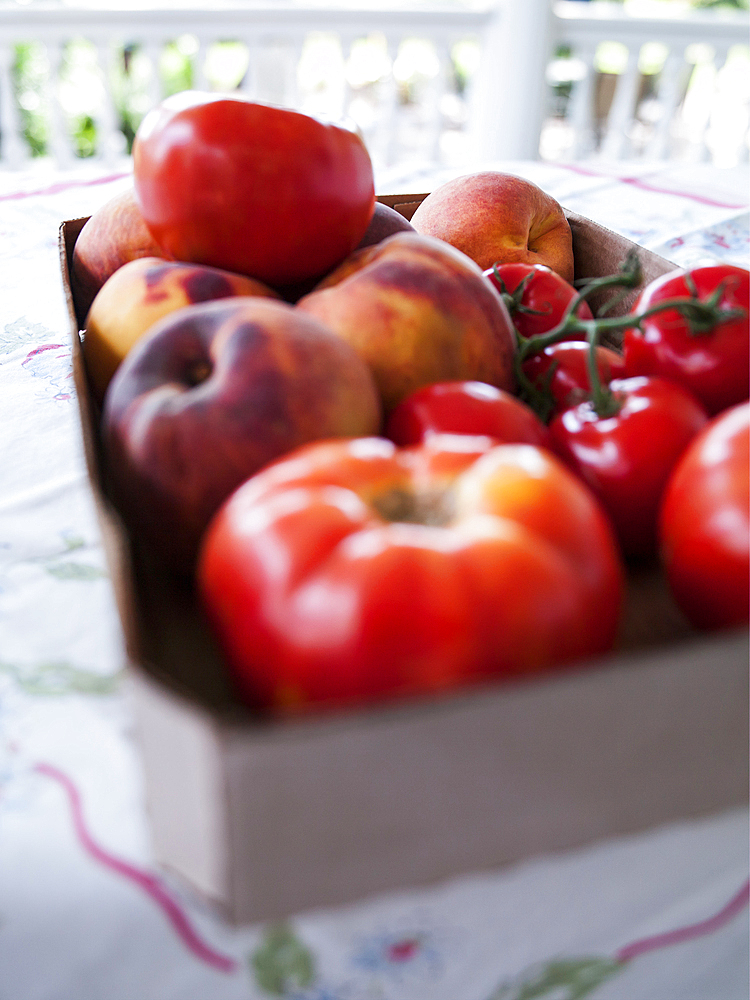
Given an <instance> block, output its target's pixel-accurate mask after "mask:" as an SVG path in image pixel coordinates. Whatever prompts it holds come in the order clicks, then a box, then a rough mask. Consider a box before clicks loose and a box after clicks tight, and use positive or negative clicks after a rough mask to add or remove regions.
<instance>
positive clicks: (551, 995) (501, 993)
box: [489, 958, 625, 1000]
mask: <svg viewBox="0 0 750 1000" xmlns="http://www.w3.org/2000/svg"><path fill="white" fill-rule="evenodd" d="M624 964H625V963H623V962H618V961H617V960H616V959H613V958H570V959H564V958H560V959H553V960H552V961H551V962H547V963H546V964H544V965H542V966H535V967H534V968H533V969H529V970H527V972H526V973H524V975H523V977H522V978H521V980H520V981H518V982H516V983H503V984H501V985H500V986H499V987H498V989H497V990H496V991H495V992H494V993H493V994H492V996H491V997H489V1000H581V998H582V997H586V996H588V995H589V994H590V993H591V992H592V991H593V990H595V989H596V988H597V986H600V985H601V984H602V983H603V982H604V981H605V980H606V979H609V978H610V977H611V976H614V975H616V974H617V973H618V972H619V971H620V970H621V969H622V968H623V967H624Z"/></svg>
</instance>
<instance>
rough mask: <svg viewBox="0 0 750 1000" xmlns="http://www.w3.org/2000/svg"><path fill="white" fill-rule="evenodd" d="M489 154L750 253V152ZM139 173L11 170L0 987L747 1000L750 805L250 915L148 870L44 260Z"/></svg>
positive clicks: (612, 223)
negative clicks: (603, 159)
mask: <svg viewBox="0 0 750 1000" xmlns="http://www.w3.org/2000/svg"><path fill="white" fill-rule="evenodd" d="M493 166H495V167H499V168H501V169H507V170H511V171H513V172H516V173H519V174H523V175H524V176H526V177H528V178H530V179H531V180H534V181H536V182H537V183H538V184H540V185H541V186H542V187H544V188H545V189H546V190H547V191H549V192H550V193H551V194H552V195H554V196H555V197H556V198H557V199H558V200H559V201H560V202H561V203H562V204H563V205H565V206H566V207H567V208H570V209H572V210H574V211H577V212H579V213H581V214H584V215H587V216H589V217H591V218H593V219H596V220H597V221H599V222H600V223H602V224H603V225H605V226H608V227H610V228H612V229H614V230H616V231H618V232H620V233H623V234H624V235H626V236H628V237H629V238H631V239H633V240H635V241H636V242H638V243H641V244H642V245H644V246H646V247H648V248H650V249H653V250H656V251H658V252H659V253H661V254H663V255H664V256H666V257H668V258H669V259H671V260H673V261H674V262H675V264H677V265H683V264H698V263H704V262H711V261H715V260H732V261H735V262H737V263H739V264H741V265H743V266H745V267H747V266H750V242H749V239H750V237H749V223H748V170H747V167H746V166H741V167H737V168H732V169H727V170H723V171H722V170H718V169H716V168H713V167H708V166H702V165H696V166H685V165H682V166H661V167H657V166H650V167H648V166H644V167H640V168H638V169H637V170H633V171H629V172H625V171H623V168H622V165H620V166H612V167H610V168H608V167H606V166H604V165H601V164H575V165H573V164H569V165H554V164H549V163H514V164H494V165H493ZM478 168H479V165H478V166H477V169H478ZM448 176H449V175H448V174H447V173H445V174H441V173H438V172H435V171H431V170H425V171H420V170H404V169H402V170H400V171H396V172H391V173H390V174H383V175H382V176H380V177H379V178H378V189H379V191H380V192H381V193H389V192H399V191H400V192H405V193H406V192H419V191H426V190H430V189H431V188H432V187H434V186H435V185H436V184H437V183H440V182H441V181H442V180H445V179H447V177H448ZM129 183H130V177H129V173H128V167H127V165H125V166H123V168H122V170H118V171H114V172H110V173H105V172H103V171H102V170H101V169H100V168H99V169H97V168H96V167H81V168H78V169H76V170H74V171H70V172H66V173H64V174H54V173H51V172H49V171H46V170H44V169H39V170H35V171H29V172H28V173H20V174H3V175H0V257H1V264H0V427H1V428H2V430H1V431H0V1000H192V998H195V1000H244V998H250V997H252V998H263V997H269V996H281V997H287V998H291V997H294V998H298V1000H303V998H304V1000H376V998H383V1000H422V998H424V1000H532V998H546V1000H577V998H581V997H584V996H586V997H591V998H592V1000H615V998H618V1000H657V998H658V1000H747V998H748V926H747V902H748V885H747V876H748V849H747V845H748V839H747V838H748V824H747V812H746V810H745V809H739V810H735V811H732V812H728V813H725V814H721V815H714V816H708V817H704V818H701V819H698V820H692V821H685V822H682V823H676V824H672V825H669V826H665V827H662V828H659V829H656V830H650V831H645V832H643V833H641V834H638V835H633V836H629V837H625V838H620V839H613V840H610V841H605V842H599V843H597V844H595V845H590V846H588V847H585V848H581V849H579V850H576V851H570V852H566V853H564V854H558V855H554V856H549V857H541V858H539V857H537V858H533V859H530V860H528V861H526V862H524V863H522V864H517V865H514V866H511V867H508V868H504V869H502V870H497V871H489V872H477V873H470V874H468V875H463V876H461V877H459V878H456V879H454V880H451V881H449V882H446V883H443V884H441V885H437V886H432V887H430V888H427V889H425V888H414V887H409V886H404V887H403V890H402V891H400V892H398V893H391V894H388V895H386V896H382V897H378V898H376V899H368V900H362V901H360V902H358V903H357V904H356V905H352V906H349V907H346V908H341V909H336V910H330V911H325V912H323V911H321V912H311V913H305V914H299V915H297V916H295V917H294V918H292V919H289V920H287V921H286V922H284V923H282V924H272V925H257V926H251V927H246V928H241V929H236V928H231V927H228V926H226V925H224V924H223V923H222V922H221V921H220V920H219V919H218V918H217V916H216V915H215V914H214V913H212V912H211V911H210V910H209V909H208V908H207V907H206V906H205V905H204V904H203V903H201V901H200V900H198V899H196V898H194V897H192V896H191V895H190V894H189V892H188V891H187V890H186V889H185V887H184V886H182V885H179V884H177V883H176V882H175V881H173V880H171V879H170V878H169V877H168V876H166V875H164V874H163V873H162V872H160V871H159V870H158V869H157V867H156V866H155V863H154V861H153V857H152V854H151V849H150V844H149V832H148V825H147V820H146V815H145V810H144V805H143V781H142V774H141V770H140V759H139V755H138V747H137V744H136V742H135V740H134V739H133V735H132V732H131V715H130V708H129V703H128V701H127V698H126V695H125V693H124V691H123V684H122V670H121V667H122V661H123V649H122V639H121V633H120V626H119V621H118V618H117V614H116V611H115V607H114V600H113V595H112V590H111V586H110V581H109V578H108V574H107V567H106V562H105V559H104V555H103V551H102V547H101V544H100V539H99V533H98V528H97V524H96V520H95V516H94V511H93V504H92V500H91V496H90V492H89V487H88V482H87V477H86V472H85V467H84V460H83V454H82V446H81V440H80V432H79V425H78V413H77V408H76V401H75V398H74V390H73V386H72V378H71V369H70V345H69V331H68V328H67V316H66V312H65V307H64V300H63V294H62V285H61V279H60V274H59V266H58V257H57V231H58V226H59V224H60V222H61V221H62V220H64V219H73V218H77V217H80V216H85V215H89V214H91V212H93V211H94V210H95V209H96V208H97V207H98V206H99V205H101V204H102V203H103V202H104V201H106V200H107V199H108V198H110V197H111V196H112V195H114V194H115V193H117V192H119V191H120V190H122V189H123V188H124V187H125V186H126V185H128V184H129ZM300 819H301V821H304V817H301V818H300Z"/></svg>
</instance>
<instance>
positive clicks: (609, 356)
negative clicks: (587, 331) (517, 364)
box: [522, 340, 625, 413]
mask: <svg viewBox="0 0 750 1000" xmlns="http://www.w3.org/2000/svg"><path fill="white" fill-rule="evenodd" d="M595 350H596V365H597V370H598V372H599V379H600V381H601V382H602V383H604V384H608V383H609V382H611V381H612V379H614V378H622V377H623V376H624V375H625V362H624V360H623V358H622V355H620V354H618V353H617V351H613V350H612V348H611V347H604V346H603V345H601V344H598V345H597V346H596V349H595ZM590 351H591V348H590V347H589V345H588V344H587V343H586V342H585V341H583V340H560V341H558V342H557V343H556V344H550V345H549V346H547V347H545V348H544V349H543V350H541V351H539V353H537V354H532V355H531V357H529V358H528V360H526V361H524V362H523V365H522V372H523V374H524V375H525V376H526V378H528V379H529V381H530V383H531V385H532V386H533V388H534V390H536V391H538V392H539V393H540V394H541V395H542V397H546V396H547V395H548V396H549V404H550V406H551V411H552V412H553V413H560V412H561V411H562V410H566V409H568V407H570V406H575V405H576V404H577V403H581V402H583V401H584V400H585V399H587V398H588V396H589V393H590V392H591V379H590V376H589V354H590Z"/></svg>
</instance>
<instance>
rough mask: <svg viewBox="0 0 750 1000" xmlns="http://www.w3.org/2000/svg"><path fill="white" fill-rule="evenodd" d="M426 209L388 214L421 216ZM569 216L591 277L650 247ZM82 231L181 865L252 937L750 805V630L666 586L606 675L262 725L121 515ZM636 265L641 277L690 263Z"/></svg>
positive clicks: (170, 820)
mask: <svg viewBox="0 0 750 1000" xmlns="http://www.w3.org/2000/svg"><path fill="white" fill-rule="evenodd" d="M422 197H423V196H421V195H403V196H396V197H389V198H382V199H381V200H382V201H385V202H386V203H388V204H390V205H392V206H397V207H398V210H399V211H401V212H402V214H404V215H405V216H406V217H407V218H409V217H410V215H411V213H412V212H413V211H414V208H415V207H416V205H417V204H418V203H419V201H420V200H421V198H422ZM569 219H570V222H571V227H572V229H573V235H574V252H575V258H576V272H577V276H590V275H603V274H608V273H611V272H612V271H613V270H615V269H616V267H617V265H618V264H619V263H620V261H621V260H622V259H623V257H624V256H625V254H626V252H627V251H628V250H629V249H630V248H632V246H633V244H631V243H630V242H629V241H627V240H625V239H623V238H622V237H619V236H617V235H615V234H614V233H611V232H609V231H608V230H605V229H603V228H602V227H600V226H598V225H596V224H595V223H593V222H591V221H589V220H586V219H583V218H581V217H579V216H576V215H573V214H569ZM84 222H85V220H83V219H79V220H76V221H71V222H65V223H63V225H62V227H61V231H60V254H61V265H62V272H63V282H64V286H65V293H66V297H67V302H68V308H69V313H70V322H71V331H72V339H73V365H74V375H75V384H76V388H77V392H78V400H79V405H80V413H81V423H82V429H83V437H84V443H85V449H86V458H87V463H88V468H89V473H90V477H91V486H92V490H93V493H94V497H95V500H96V504H97V509H98V513H99V518H100V522H101V529H102V534H103V540H104V545H105V548H106V551H107V556H108V560H109V565H110V570H111V576H112V582H113V586H114V590H115V594H116V598H117V603H118V608H119V613H120V617H121V620H122V627H123V631H124V635H125V642H126V648H127V654H128V657H129V660H130V671H129V676H130V684H131V688H132V695H133V698H134V706H135V713H136V720H137V724H138V729H139V736H140V745H141V750H142V755H143V762H144V767H145V775H146V783H147V797H148V809H149V813H150V820H151V826H152V834H153V844H154V848H155V852H156V856H157V858H158V860H159V861H160V862H161V863H162V864H163V865H164V866H166V867H167V868H169V869H171V870H172V871H174V872H176V873H178V874H179V875H180V876H182V877H183V878H185V879H186V880H187V881H188V882H189V883H190V884H191V885H192V886H193V887H194V888H195V889H197V890H198V891H199V892H200V893H201V894H202V895H203V896H204V897H206V898H207V899H210V900H212V901H214V902H215V903H216V904H217V905H218V906H219V907H220V909H221V910H222V911H223V912H224V913H225V914H226V916H227V917H228V918H229V919H231V920H232V921H234V922H238V923H242V922H246V921H255V920H259V919H268V918H275V917H280V916H283V915H287V914H290V913H294V912H298V911H300V910H302V909H306V908H309V907H313V906H319V905H330V904H340V903H346V902H349V901H352V900H355V899H357V898H361V897H363V896H365V895H367V894H369V893H373V892H379V891H382V890H387V889H390V888H395V887H404V886H415V885H420V884H425V883H428V882H430V881H433V880H437V879H441V878H443V877H446V876H450V875H454V874H458V873H460V872H466V871H475V870H480V869H483V868H489V867H493V866H498V865H502V864H506V863H508V862H512V861H516V860H519V859H521V858H524V857H527V856H530V855H533V854H537V853H540V852H547V851H552V850H557V849H562V848H570V847H574V846H577V845H581V844H583V843H585V842H587V841H591V840H593V839H596V838H600V837H605V836H609V835H614V834H622V833H626V832H630V831H636V830H640V829H645V828H648V827H650V826H653V825H655V824H659V823H663V822H666V821H669V820H673V819H676V818H679V817H690V816H697V815H700V814H702V813H709V812H713V811H718V810H721V809H725V808H728V807H731V806H734V805H737V804H740V803H743V802H746V801H747V792H748V732H747V729H748V709H747V706H748V691H747V681H748V634H747V631H746V630H741V631H738V632H729V633H723V634H717V635H711V636H700V635H698V634H696V633H694V632H692V631H691V629H690V628H689V626H688V625H687V623H686V622H685V621H684V619H683V618H682V616H681V615H680V613H679V611H678V610H677V608H676V607H675V605H674V603H673V602H672V601H671V598H670V597H669V594H668V593H667V591H666V589H665V586H664V583H663V581H662V579H661V577H660V576H658V575H656V574H648V573H644V574H641V575H640V576H638V577H635V576H634V577H633V578H632V579H631V580H630V584H629V594H628V601H627V609H626V613H625V616H624V623H623V628H622V636H621V641H620V646H619V649H618V652H617V653H615V654H613V655H611V656H609V657H606V658H603V659H602V660H601V661H598V662H596V663H586V664H580V665H577V666H576V667H574V668H573V669H571V670H568V671H567V672H564V673H558V674H554V675H552V674H550V675H544V676H541V677H538V678H536V679H532V680H527V681H523V682H514V683H510V684H509V683H505V684H503V685H498V686H495V687H490V688H483V689H482V690H471V691H464V692H460V693H457V694H454V695H451V696H448V697H442V698H440V699H439V700H425V701H424V702H419V703H417V702H409V703H405V704H399V705H389V706H387V707H379V708H375V709H371V710H363V711H358V712H347V713H344V714H341V715H337V716H326V717H322V718H319V719H308V720H305V721H296V722H289V723H280V722H269V721H263V720H259V719H257V718H254V717H253V716H252V714H251V713H250V712H249V711H248V710H247V709H246V708H244V707H242V706H241V705H240V704H239V703H238V702H237V701H236V700H235V698H234V697H233V695H232V692H231V690H230V687H229V685H228V684H227V682H226V679H225V677H224V672H223V670H222V666H221V660H220V656H219V654H218V652H217V650H216V647H215V645H214V642H213V639H212V637H211V635H210V633H209V630H208V629H207V627H206V625H205V623H204V621H203V618H202V615H201V612H200V608H199V607H198V605H197V603H196V600H195V597H194V594H193V592H192V590H191V589H190V587H189V585H187V584H180V583H179V582H177V581H176V580H175V579H174V578H173V577H171V576H169V575H168V574H166V573H165V572H164V571H163V570H162V569H161V567H160V565H159V563H158V561H157V560H155V559H154V558H152V556H151V553H150V552H149V551H148V549H147V548H146V547H144V546H143V545H142V544H141V543H140V542H139V540H138V539H137V538H132V537H130V536H129V535H128V533H127V532H126V531H125V529H124V527H123V525H122V523H121V521H120V519H119V517H118V514H117V511H116V510H115V508H114V507H113V505H112V503H111V501H110V499H109V490H108V485H107V469H106V463H105V461H104V458H103V455H102V452H101V448H100V442H99V435H98V421H99V414H98V412H97V408H96V405H95V403H94V401H93V398H92V396H91V394H90V392H89V389H88V383H87V378H86V372H85V370H84V365H83V359H82V352H81V350H80V335H79V328H80V327H81V326H82V323H83V317H81V316H80V315H78V313H77V308H76V303H75V301H74V297H73V294H72V291H71V285H70V280H69V273H70V264H71V255H72V252H73V247H74V244H75V240H76V238H77V236H78V233H79V232H80V230H81V228H82V226H83V224H84ZM639 255H640V257H641V261H642V264H643V268H644V280H645V281H648V280H650V279H651V278H653V277H655V276H656V275H658V274H661V273H663V272H664V271H666V270H671V269H672V268H673V265H672V264H670V263H669V262H667V261H665V260H663V259H662V258H659V257H657V256H656V255H654V254H650V253H648V252H647V251H644V250H640V251H639ZM634 294H635V293H633V295H631V296H630V300H632V298H633V297H634ZM630 300H628V301H625V302H623V303H622V304H621V306H620V310H621V311H624V310H625V309H626V308H627V307H628V305H629V301H630Z"/></svg>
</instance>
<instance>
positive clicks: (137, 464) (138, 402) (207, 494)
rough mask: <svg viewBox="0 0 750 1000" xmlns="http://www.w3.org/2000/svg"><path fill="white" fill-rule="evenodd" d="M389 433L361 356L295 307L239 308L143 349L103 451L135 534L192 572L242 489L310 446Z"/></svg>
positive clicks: (122, 371)
mask: <svg viewBox="0 0 750 1000" xmlns="http://www.w3.org/2000/svg"><path fill="white" fill-rule="evenodd" d="M380 426H381V412H380V401H379V399H378V395H377V390H376V388H375V383H374V382H373V379H372V375H371V374H370V372H369V370H368V368H367V365H365V364H364V362H363V361H362V360H361V358H360V357H359V356H358V355H357V353H356V351H354V350H353V349H352V348H351V347H350V346H349V345H348V344H346V343H344V341H342V340H341V338H340V337H337V336H336V335H335V334H334V333H332V332H331V331H330V330H329V329H328V328H327V327H326V326H324V325H323V324H322V323H319V322H318V321H317V320H315V319H314V318H313V317H312V316H308V315H306V314H305V313H303V312H301V311H300V310H298V309H295V308H294V306H291V305H288V304H287V303H284V302H279V301H276V300H274V299H267V298H260V297H258V296H256V297H252V298H251V297H249V296H236V297H234V298H228V299H217V300H216V301H214V302H200V303H198V304H196V305H192V306H185V308H184V309H178V310H176V311H175V312H173V313H170V314H169V315H168V316H165V317H164V318H163V319H161V320H159V322H158V323H156V324H155V325H154V326H153V327H152V328H151V331H150V333H149V334H148V336H146V337H142V338H141V340H140V341H139V342H138V343H137V344H136V345H135V347H134V348H133V350H132V351H131V352H130V353H129V354H128V356H127V358H126V359H125V361H124V362H123V363H122V365H120V367H119V369H118V370H117V373H116V375H115V377H114V378H113V379H112V383H111V385H110V387H109V390H108V391H107V395H106V397H105V400H104V411H103V415H102V440H103V443H104V450H105V455H106V460H107V467H108V473H109V475H110V477H111V483H112V488H113V495H115V497H116V502H117V505H118V508H119V510H120V513H121V514H122V516H123V518H124V519H125V522H126V524H127V525H128V527H129V528H130V529H131V530H132V531H133V532H134V534H135V535H136V536H139V537H142V538H143V539H145V540H148V542H149V543H150V544H151V546H152V547H153V548H154V551H157V552H159V553H160V554H161V557H162V558H163V559H164V560H165V562H166V564H168V565H170V566H172V568H173V569H175V570H177V571H179V572H190V571H191V567H192V560H193V558H194V555H195V552H196V550H197V546H198V543H199V541H200V537H201V534H202V533H203V531H204V529H205V527H206V525H207V524H208V521H209V519H210V518H211V517H212V515H213V514H214V512H215V511H216V509H217V508H218V507H219V505H220V504H221V503H222V502H223V501H224V500H225V499H226V497H227V496H229V494H230V493H231V492H232V490H234V489H236V487H237V486H239V484H240V483H241V482H243V481H244V480H245V479H247V478H248V477H250V476H252V475H254V474H255V473H256V472H258V471H259V469H261V468H262V467H263V466H264V465H265V464H267V463H268V462H270V461H272V460H273V459H276V458H279V457H280V456H281V455H283V454H285V453H286V452H288V451H290V450H291V449H292V448H297V447H299V446H300V445H301V444H305V443H307V442H309V441H315V440H318V439H321V438H336V437H344V438H349V437H354V438H356V437H367V436H369V435H372V434H376V433H378V431H379V428H380Z"/></svg>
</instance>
